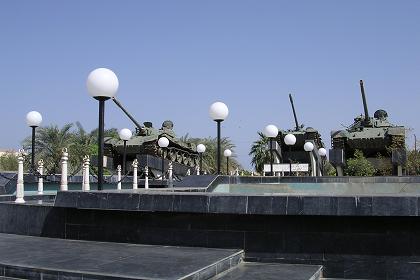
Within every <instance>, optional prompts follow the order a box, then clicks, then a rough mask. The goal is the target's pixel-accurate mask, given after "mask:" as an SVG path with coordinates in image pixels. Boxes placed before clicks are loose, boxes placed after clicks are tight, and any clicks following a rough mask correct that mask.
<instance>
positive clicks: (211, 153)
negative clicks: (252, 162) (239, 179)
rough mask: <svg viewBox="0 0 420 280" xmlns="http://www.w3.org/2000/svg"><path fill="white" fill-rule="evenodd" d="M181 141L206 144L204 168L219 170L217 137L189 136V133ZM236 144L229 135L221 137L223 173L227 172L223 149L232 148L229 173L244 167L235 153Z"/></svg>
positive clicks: (206, 169) (211, 171)
mask: <svg viewBox="0 0 420 280" xmlns="http://www.w3.org/2000/svg"><path fill="white" fill-rule="evenodd" d="M181 141H183V142H187V143H188V142H189V143H192V144H195V146H197V145H198V144H204V145H205V146H206V151H205V153H204V154H203V170H205V171H207V173H210V174H214V173H216V172H217V156H216V153H217V138H216V137H215V138H212V137H207V138H189V136H188V134H187V135H185V136H184V137H181ZM235 147H236V146H235V145H234V144H233V143H232V141H231V140H230V139H229V138H228V137H223V138H221V153H222V160H221V171H222V174H226V158H225V157H224V156H223V151H224V150H225V149H230V150H231V151H232V156H231V157H230V158H229V173H230V172H231V171H235V170H236V168H239V170H241V169H242V167H241V165H240V164H239V163H238V161H237V160H236V154H235Z"/></svg>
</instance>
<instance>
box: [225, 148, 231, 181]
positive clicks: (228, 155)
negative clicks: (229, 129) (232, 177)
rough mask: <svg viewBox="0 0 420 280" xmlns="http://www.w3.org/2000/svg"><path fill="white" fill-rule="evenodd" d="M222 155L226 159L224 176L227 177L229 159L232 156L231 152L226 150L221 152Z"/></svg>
mask: <svg viewBox="0 0 420 280" xmlns="http://www.w3.org/2000/svg"><path fill="white" fill-rule="evenodd" d="M223 155H224V156H225V157H226V174H227V175H229V158H230V157H231V156H232V151H231V150H229V149H226V150H225V151H224V152H223Z"/></svg>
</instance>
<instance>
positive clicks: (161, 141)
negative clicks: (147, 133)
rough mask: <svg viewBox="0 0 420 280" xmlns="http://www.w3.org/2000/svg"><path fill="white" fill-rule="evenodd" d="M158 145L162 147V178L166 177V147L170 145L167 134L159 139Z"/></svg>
mask: <svg viewBox="0 0 420 280" xmlns="http://www.w3.org/2000/svg"><path fill="white" fill-rule="evenodd" d="M158 145H159V147H160V148H161V149H162V180H163V179H164V178H165V158H164V155H163V154H164V151H165V148H166V147H168V146H169V140H168V138H166V137H165V136H163V137H160V138H159V140H158Z"/></svg>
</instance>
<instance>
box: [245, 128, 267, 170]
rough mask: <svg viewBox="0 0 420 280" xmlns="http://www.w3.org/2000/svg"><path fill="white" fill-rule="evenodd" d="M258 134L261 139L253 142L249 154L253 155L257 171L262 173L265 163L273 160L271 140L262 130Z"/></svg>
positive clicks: (252, 161)
mask: <svg viewBox="0 0 420 280" xmlns="http://www.w3.org/2000/svg"><path fill="white" fill-rule="evenodd" d="M258 136H259V139H258V140H257V141H255V142H254V143H253V144H252V146H251V151H250V152H249V155H250V156H251V157H252V158H251V164H252V165H253V166H254V168H255V171H257V172H258V173H262V172H263V171H264V164H266V163H269V162H270V160H271V157H270V148H269V142H270V141H269V138H268V137H265V136H264V134H263V133H262V132H258Z"/></svg>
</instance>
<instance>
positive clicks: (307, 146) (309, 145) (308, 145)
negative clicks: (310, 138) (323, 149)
mask: <svg viewBox="0 0 420 280" xmlns="http://www.w3.org/2000/svg"><path fill="white" fill-rule="evenodd" d="M303 149H304V150H305V151H306V152H312V151H313V150H314V144H312V142H306V143H305V145H303Z"/></svg>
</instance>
